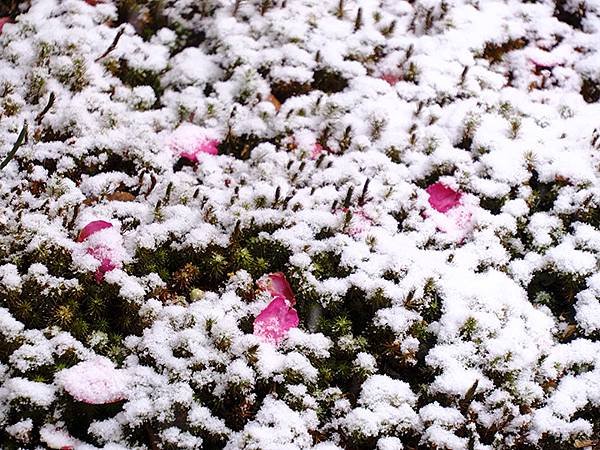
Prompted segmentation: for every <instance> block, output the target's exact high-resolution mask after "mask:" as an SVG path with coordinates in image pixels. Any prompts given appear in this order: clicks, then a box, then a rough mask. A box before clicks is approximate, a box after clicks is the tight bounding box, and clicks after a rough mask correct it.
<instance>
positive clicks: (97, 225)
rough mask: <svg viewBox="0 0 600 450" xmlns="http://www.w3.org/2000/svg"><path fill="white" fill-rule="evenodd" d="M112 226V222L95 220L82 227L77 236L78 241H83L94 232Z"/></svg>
mask: <svg viewBox="0 0 600 450" xmlns="http://www.w3.org/2000/svg"><path fill="white" fill-rule="evenodd" d="M112 226H113V225H112V223H110V222H106V221H105V220H94V221H93V222H90V223H88V224H87V225H86V226H85V227H83V228H82V229H81V231H80V232H79V236H77V242H83V241H85V240H86V239H87V238H88V237H90V236H91V235H92V234H94V233H97V232H98V231H100V230H104V229H106V228H111V227H112Z"/></svg>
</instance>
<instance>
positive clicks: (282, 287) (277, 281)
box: [257, 272, 296, 306]
mask: <svg viewBox="0 0 600 450" xmlns="http://www.w3.org/2000/svg"><path fill="white" fill-rule="evenodd" d="M257 284H258V287H259V288H260V289H262V290H265V291H268V292H269V293H270V294H271V295H272V296H273V297H274V298H275V297H283V298H285V299H286V300H287V301H289V302H290V305H292V306H294V305H295V304H296V297H295V296H294V292H293V291H292V287H291V286H290V283H289V282H288V280H287V278H286V277H285V274H284V273H283V272H275V273H271V274H269V275H268V276H267V278H266V279H264V280H260V281H259V282H258V283H257Z"/></svg>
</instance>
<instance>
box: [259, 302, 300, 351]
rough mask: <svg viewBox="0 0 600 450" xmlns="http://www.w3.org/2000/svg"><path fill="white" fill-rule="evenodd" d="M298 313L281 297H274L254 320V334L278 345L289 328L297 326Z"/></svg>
mask: <svg viewBox="0 0 600 450" xmlns="http://www.w3.org/2000/svg"><path fill="white" fill-rule="evenodd" d="M299 322H300V320H299V318H298V312H297V311H296V310H295V309H294V308H293V307H291V306H290V305H289V304H288V302H287V301H286V300H285V298H283V297H275V299H273V301H271V303H269V304H268V305H267V307H266V308H265V309H263V310H262V311H261V312H260V314H259V315H258V316H256V319H254V334H255V335H256V336H261V337H263V338H264V339H266V340H267V342H271V343H273V344H275V345H279V344H280V343H281V341H282V340H283V338H284V337H285V335H286V334H287V332H288V330H289V329H290V328H294V327H297V326H298V323H299Z"/></svg>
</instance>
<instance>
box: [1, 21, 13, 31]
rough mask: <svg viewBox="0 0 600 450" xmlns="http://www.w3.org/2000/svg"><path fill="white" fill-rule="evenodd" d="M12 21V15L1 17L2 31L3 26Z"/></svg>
mask: <svg viewBox="0 0 600 450" xmlns="http://www.w3.org/2000/svg"><path fill="white" fill-rule="evenodd" d="M10 21H11V20H10V17H0V33H2V28H4V25H6V24H7V23H9V22H10Z"/></svg>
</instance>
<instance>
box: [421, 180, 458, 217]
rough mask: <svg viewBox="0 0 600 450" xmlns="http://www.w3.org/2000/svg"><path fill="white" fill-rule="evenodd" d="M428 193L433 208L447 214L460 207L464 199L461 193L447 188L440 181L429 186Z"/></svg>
mask: <svg viewBox="0 0 600 450" xmlns="http://www.w3.org/2000/svg"><path fill="white" fill-rule="evenodd" d="M426 191H427V193H428V194H429V204H430V205H431V207H432V208H433V209H435V210H436V211H439V212H441V213H445V212H446V211H448V210H450V209H452V208H454V207H455V206H457V205H459V204H460V198H461V197H462V194H461V193H460V192H458V191H455V190H454V189H452V188H449V187H447V186H445V185H444V184H442V183H440V182H439V181H438V182H437V183H434V184H432V185H431V186H429V187H428V188H427V189H426Z"/></svg>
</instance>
